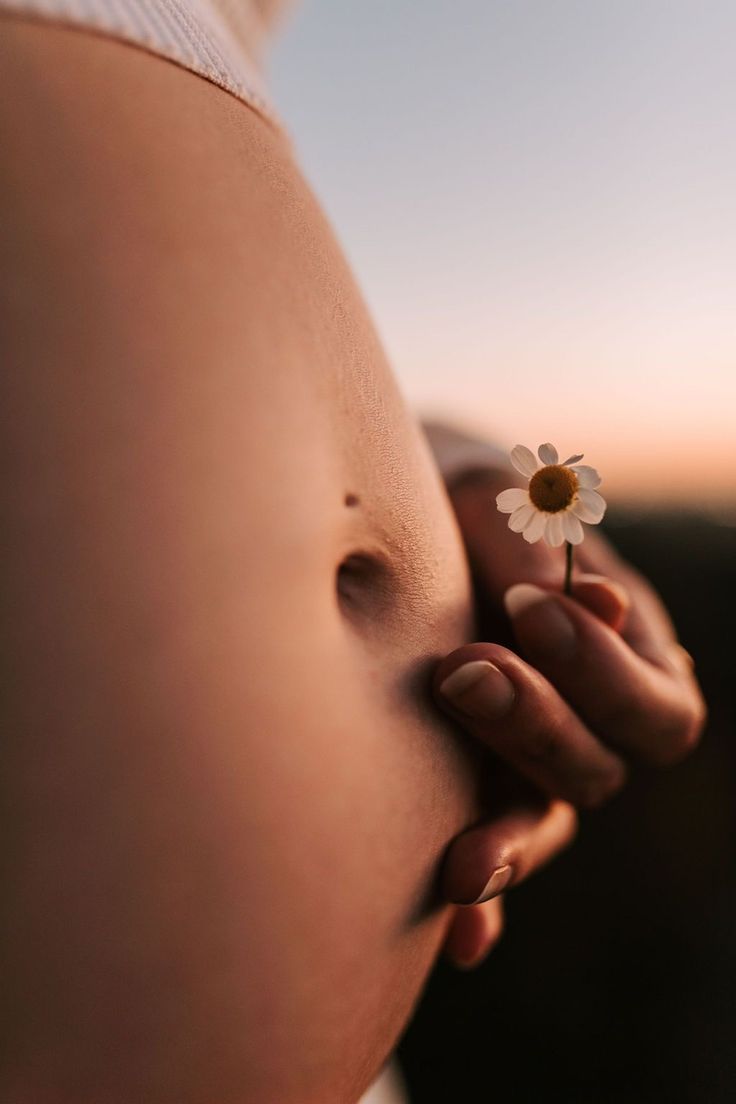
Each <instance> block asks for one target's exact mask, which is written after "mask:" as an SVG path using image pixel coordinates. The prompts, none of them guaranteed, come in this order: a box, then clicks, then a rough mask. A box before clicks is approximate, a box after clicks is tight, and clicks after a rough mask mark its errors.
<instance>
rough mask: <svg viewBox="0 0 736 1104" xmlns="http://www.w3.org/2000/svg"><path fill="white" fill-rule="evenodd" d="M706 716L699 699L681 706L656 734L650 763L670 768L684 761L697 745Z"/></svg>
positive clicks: (701, 701)
mask: <svg viewBox="0 0 736 1104" xmlns="http://www.w3.org/2000/svg"><path fill="white" fill-rule="evenodd" d="M707 715H708V710H707V707H706V705H705V702H704V701H703V700H702V698H700V697H696V698H693V699H691V700H690V701H688V702H687V703H686V704H685V705H683V706H682V707H681V708H680V709H679V710H678V711H677V713H675V714H674V715H673V716H672V717H671V719H670V721H669V723H668V724H666V725H664V726H663V727H662V728H660V730H659V732H658V733H657V740H656V742H654V743H653V744H652V745H651V753H650V756H649V757H650V759H651V760H652V762H654V763H655V765H657V766H662V767H670V766H675V765H676V764H677V763H680V762H681V761H682V760H683V759H685V758H686V757H687V756H688V755H689V754H690V753H691V752H692V751H694V750H695V748H696V747H697V745H698V744H699V742H700V738H701V736H702V734H703V729H704V728H705V722H706V719H707Z"/></svg>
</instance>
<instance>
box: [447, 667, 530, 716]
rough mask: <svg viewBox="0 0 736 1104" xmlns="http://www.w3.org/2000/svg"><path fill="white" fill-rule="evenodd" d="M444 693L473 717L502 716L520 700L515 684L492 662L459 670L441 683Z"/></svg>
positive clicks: (459, 668)
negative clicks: (516, 700) (516, 699)
mask: <svg viewBox="0 0 736 1104" xmlns="http://www.w3.org/2000/svg"><path fill="white" fill-rule="evenodd" d="M440 693H441V694H444V695H445V697H446V698H449V699H450V701H452V703H453V704H454V705H455V706H456V707H457V708H458V709H460V710H462V712H463V713H467V714H469V716H471V717H501V716H503V714H504V713H508V712H509V710H510V709H511V706H512V704H513V701H514V698H515V697H516V691H515V690H514V687H513V683H511V682H510V680H509V679H507V678H506V676H505V675H504V673H503V671H500V670H499V669H498V667H496V665H495V664H494V663H491V661H490V660H488V659H475V660H472V661H471V662H470V663H464V664H463V665H462V667H458V668H457V670H455V671H453V672H452V674H451V675H448V676H447V678H446V679H445V680H444V682H442V683H441V684H440Z"/></svg>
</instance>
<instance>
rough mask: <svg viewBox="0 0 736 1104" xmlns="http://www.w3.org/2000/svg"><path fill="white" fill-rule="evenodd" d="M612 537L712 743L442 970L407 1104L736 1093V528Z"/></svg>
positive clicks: (623, 518)
mask: <svg viewBox="0 0 736 1104" xmlns="http://www.w3.org/2000/svg"><path fill="white" fill-rule="evenodd" d="M602 529H603V530H604V531H605V532H606V534H607V535H608V537H609V538H610V539H611V540H612V541H613V543H614V544H615V545H616V547H617V548H618V549H619V550H620V551H621V552H622V553H623V554H624V555H625V556H626V557H627V558H628V559H629V560H630V561H631V562H632V563H634V564H635V565H636V566H637V567H639V568H640V569H641V570H642V571H643V572H644V573H645V574H646V575H647V576H648V577H649V579H650V580H651V581H652V583H653V584H654V586H655V587H656V589H657V590H658V592H659V593H660V594H661V596H662V598H663V599H664V601H665V603H666V605H667V607H668V609H669V611H670V614H671V615H672V617H673V619H674V621H675V625H676V627H677V630H678V633H679V636H680V639H681V641H682V643H683V644H684V645H685V647H686V648H687V649H688V651H690V652H691V654H692V655H693V657H694V658H695V662H696V666H697V673H698V677H699V679H700V681H701V684H702V686H703V689H704V693H705V696H706V699H707V701H708V705H709V722H708V726H707V729H706V733H705V736H704V738H703V741H702V744H701V745H700V746H699V748H698V749H697V750H696V751H695V752H694V754H693V755H692V756H691V757H690V758H689V759H688V760H686V761H685V762H684V763H681V764H680V765H678V766H676V767H673V768H671V769H670V770H667V771H653V770H647V769H638V770H636V771H635V772H634V773H633V775H632V780H631V782H630V784H629V785H628V787H627V788H626V790H625V791H624V792H623V793H622V794H621V795H620V796H618V797H617V798H616V799H615V800H614V801H612V802H611V803H610V804H609V805H608V806H607V807H605V808H604V809H600V810H597V811H595V812H591V813H588V814H585V815H584V816H583V818H582V822H581V829H580V834H579V837H578V840H577V841H576V843H575V844H574V845H573V847H572V848H571V849H570V850H569V851H567V852H566V853H565V854H564V855H562V856H561V857H560V858H558V859H557V860H556V861H555V862H554V863H553V864H552V865H551V866H550V867H548V868H547V869H546V870H545V871H543V872H542V873H540V874H538V875H537V876H536V877H534V878H533V879H531V880H530V881H529V882H528V883H526V884H524V885H522V886H520V887H519V888H518V889H515V890H513V891H512V892H511V893H510V894H508V895H507V897H506V904H507V909H506V916H507V926H506V932H505V934H504V937H503V939H502V941H501V942H500V943H499V945H498V947H497V948H496V949H495V950H494V951H493V952H492V954H491V955H490V956H489V958H488V959H487V960H486V962H485V963H484V964H483V965H482V966H481V967H479V968H478V969H477V970H476V971H474V972H471V973H463V972H460V971H458V970H456V969H454V968H453V967H451V966H449V965H447V964H445V963H444V962H442V963H440V964H439V965H438V967H437V968H436V970H435V972H434V974H433V976H432V978H431V979H430V982H429V984H428V986H427V989H426V991H425V994H424V997H423V999H422V1001H421V1003H420V1005H419V1007H418V1009H417V1011H416V1014H415V1016H414V1019H413V1021H412V1023H411V1025H410V1027H409V1029H408V1031H407V1032H406V1034H405V1037H404V1039H403V1042H402V1044H401V1047H400V1050H399V1057H400V1059H401V1063H402V1068H403V1070H404V1075H405V1077H406V1080H407V1084H408V1086H409V1089H410V1093H411V1099H412V1104H434V1102H438V1104H439V1102H440V1101H441V1102H442V1104H447V1102H454V1101H466V1100H486V1099H488V1100H491V1099H493V1100H499V1101H504V1104H536V1102H537V1101H564V1102H565V1104H640V1102H641V1104H731V1102H733V1101H735V1100H736V862H735V859H736V696H735V691H734V688H735V686H736V646H735V645H734V639H735V638H734V624H735V623H736V526H733V525H728V524H725V523H724V524H719V523H718V522H716V521H714V520H709V519H708V518H707V517H703V516H699V515H698V514H695V513H693V514H671V513H662V512H649V513H642V512H636V513H633V512H631V513H629V512H627V511H626V510H624V509H621V508H611V509H610V510H609V512H608V514H607V515H606V520H605V522H604V523H603V525H602Z"/></svg>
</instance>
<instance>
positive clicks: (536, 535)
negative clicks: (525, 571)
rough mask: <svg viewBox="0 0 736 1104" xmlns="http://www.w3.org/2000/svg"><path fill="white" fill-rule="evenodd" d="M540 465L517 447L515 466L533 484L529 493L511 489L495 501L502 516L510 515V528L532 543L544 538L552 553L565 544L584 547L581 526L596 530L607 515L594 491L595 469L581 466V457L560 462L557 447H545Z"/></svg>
mask: <svg viewBox="0 0 736 1104" xmlns="http://www.w3.org/2000/svg"><path fill="white" fill-rule="evenodd" d="M538 456H539V460H540V461H541V464H540V463H538V461H537V458H536V456H535V455H534V453H533V452H532V451H531V449H528V448H526V447H525V446H524V445H516V447H515V448H514V449H512V450H511V463H512V464H513V465H514V467H515V468H516V470H517V471H519V472H521V474H522V475H525V476H526V477H527V479H528V480H529V487H528V489H527V490H525V491H524V490H521V489H520V488H519V487H512V488H511V489H510V490H508V491H501V493H500V495H497V496H496V505H497V506H498V508H499V510H500V511H501V513H502V514H511V517H510V518H509V529H513V531H514V532H515V533H522V534H523V535H524V540H525V541H528V542H529V544H534V543H535V541H538V540H540V539H541V538H542V537H544V539H545V541H546V542H547V544H549V545H551V546H552V548H559V546H560V545H561V544H562V543H563V542H564V541H568V542H569V543H570V544H580V542H581V541H582V539H583V536H584V533H583V527H582V525H581V524H580V522H581V521H585V522H587V524H588V525H597V524H598V522H599V521H601V520H602V518H603V515H604V514H605V512H606V502H605V499H604V498H603V497H602V496H601V495H599V494H598V492H597V491H596V490H595V488H596V487H598V486H599V485H600V482H601V478H600V476H599V475H598V472H597V471H596V470H595V468H589V467H588V465H587V464H579V463H578V461H579V460H582V459H583V456H582V454H581V455H579V456H568V458H567V460H563V461H562V463H560V462H559V458H558V455H557V449H556V448H555V447H554V445H550V444H546V445H540V446H539V451H538Z"/></svg>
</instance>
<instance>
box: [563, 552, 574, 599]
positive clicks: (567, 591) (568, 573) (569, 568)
mask: <svg viewBox="0 0 736 1104" xmlns="http://www.w3.org/2000/svg"><path fill="white" fill-rule="evenodd" d="M565 551H566V553H567V564H566V567H565V585H564V587H563V588H562V590H563V593H564V594H572V587H571V585H570V582H571V579H572V545H571V544H570V541H567V548H566V549H565Z"/></svg>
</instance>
